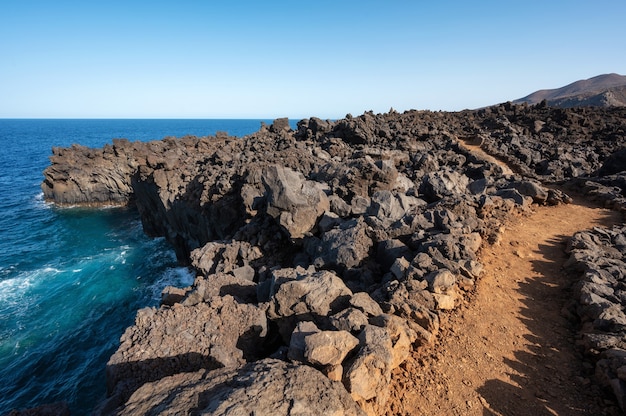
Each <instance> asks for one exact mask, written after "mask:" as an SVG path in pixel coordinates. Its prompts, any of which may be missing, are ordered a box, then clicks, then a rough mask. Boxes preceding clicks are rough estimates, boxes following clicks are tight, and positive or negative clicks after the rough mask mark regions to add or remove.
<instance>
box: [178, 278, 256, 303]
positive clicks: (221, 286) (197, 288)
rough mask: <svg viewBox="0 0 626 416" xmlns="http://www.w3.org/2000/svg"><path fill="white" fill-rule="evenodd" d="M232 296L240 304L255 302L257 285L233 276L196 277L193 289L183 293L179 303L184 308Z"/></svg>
mask: <svg viewBox="0 0 626 416" xmlns="http://www.w3.org/2000/svg"><path fill="white" fill-rule="evenodd" d="M226 295H230V296H232V297H233V298H234V299H235V300H236V301H237V302H240V303H256V302H257V285H256V284H255V283H254V282H252V281H250V280H248V279H244V278H241V277H237V276H235V275H233V274H230V273H229V274H224V273H216V274H212V275H209V276H206V277H197V278H196V280H195V283H194V285H193V288H192V289H191V290H187V291H186V292H185V298H184V299H183V300H182V301H181V303H182V304H184V305H186V306H193V305H196V304H198V303H201V302H209V301H210V300H211V299H212V298H214V297H216V296H226Z"/></svg>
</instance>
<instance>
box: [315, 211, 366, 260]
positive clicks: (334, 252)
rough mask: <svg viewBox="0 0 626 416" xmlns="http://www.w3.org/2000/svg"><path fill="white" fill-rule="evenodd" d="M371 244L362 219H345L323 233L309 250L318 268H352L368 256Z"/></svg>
mask: <svg viewBox="0 0 626 416" xmlns="http://www.w3.org/2000/svg"><path fill="white" fill-rule="evenodd" d="M372 246H373V242H372V239H371V238H370V237H369V236H368V235H367V225H366V224H365V222H364V221H363V220H362V219H358V220H352V221H347V222H345V223H343V224H341V225H340V226H339V227H338V228H334V229H332V230H329V231H327V232H325V233H324V235H323V236H322V240H321V241H320V242H319V245H316V246H314V247H313V248H312V250H311V253H310V254H311V256H312V257H313V258H314V259H315V260H314V262H313V263H314V264H315V266H316V267H318V268H338V269H345V268H352V267H356V266H359V265H360V264H361V263H362V262H363V260H365V259H366V258H367V257H368V256H369V252H370V249H371V248H372Z"/></svg>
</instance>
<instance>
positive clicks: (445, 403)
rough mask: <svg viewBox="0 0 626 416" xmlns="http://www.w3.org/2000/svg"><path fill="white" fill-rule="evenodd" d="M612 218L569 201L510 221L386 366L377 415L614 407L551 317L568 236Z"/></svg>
mask: <svg viewBox="0 0 626 416" xmlns="http://www.w3.org/2000/svg"><path fill="white" fill-rule="evenodd" d="M472 150H474V149H472ZM621 220H622V217H621V215H620V214H618V213H616V212H613V211H608V210H605V209H599V208H594V207H592V206H590V205H588V204H586V203H585V202H584V201H582V200H580V199H578V200H575V201H574V203H573V204H569V205H559V206H555V207H536V208H535V209H534V212H533V213H532V214H530V215H528V216H525V217H521V218H517V219H515V220H514V221H512V223H511V224H509V225H508V227H507V229H506V230H505V231H504V232H503V233H502V235H501V239H500V241H499V242H497V243H496V244H494V245H493V246H489V247H485V248H483V250H482V252H481V255H480V257H481V262H482V263H483V265H484V266H485V270H484V273H483V275H482V276H481V278H480V280H479V281H478V283H477V285H476V288H475V290H474V292H473V293H472V294H471V295H470V296H469V299H468V300H466V301H465V303H464V304H462V305H461V306H460V307H459V308H457V309H456V310H455V311H453V312H451V313H449V314H447V315H446V316H444V317H443V318H442V329H441V332H440V334H439V336H438V339H437V340H436V341H435V342H434V343H433V344H432V345H429V346H426V347H423V348H422V349H420V350H418V351H416V352H414V353H413V355H412V357H411V358H410V359H409V360H407V362H405V363H404V364H403V365H402V366H401V367H400V368H398V369H397V370H396V371H395V373H394V375H393V378H394V381H393V385H392V391H391V399H390V404H389V407H388V412H387V414H393V415H534V416H542V415H603V414H613V413H615V411H616V410H615V407H614V406H612V405H611V403H610V401H609V402H607V400H606V399H605V398H603V397H602V396H601V395H600V394H598V393H597V388H594V387H593V385H592V384H591V382H590V380H589V379H588V378H586V376H585V371H584V368H583V363H582V357H581V355H580V352H579V350H578V348H577V347H576V345H575V334H576V333H575V328H574V327H573V326H572V324H571V323H570V322H569V321H568V320H567V319H566V318H564V317H563V316H562V315H561V309H562V308H563V306H564V304H565V303H566V302H567V300H568V296H569V295H568V293H567V288H568V286H569V285H570V284H571V280H570V277H569V276H568V275H567V274H566V273H565V272H564V271H563V270H562V267H561V266H562V264H563V262H564V261H565V260H566V259H567V257H566V254H565V253H564V248H565V246H564V243H565V242H566V241H567V239H568V238H569V237H570V236H571V235H573V234H574V233H575V232H577V231H580V230H583V229H588V228H590V227H593V226H598V225H602V226H610V225H613V224H616V223H619V222H621Z"/></svg>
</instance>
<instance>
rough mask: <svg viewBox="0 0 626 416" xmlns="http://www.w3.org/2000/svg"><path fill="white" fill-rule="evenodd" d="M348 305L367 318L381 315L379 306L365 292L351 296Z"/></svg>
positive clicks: (381, 311)
mask: <svg viewBox="0 0 626 416" xmlns="http://www.w3.org/2000/svg"><path fill="white" fill-rule="evenodd" d="M350 305H352V306H353V307H355V308H357V309H359V310H361V311H363V312H364V313H365V314H367V315H369V316H378V315H381V314H382V313H383V310H382V308H381V307H380V305H379V304H378V303H377V302H376V301H375V300H374V299H372V297H371V296H370V295H369V294H367V293H365V292H359V293H355V294H354V295H352V297H351V298H350Z"/></svg>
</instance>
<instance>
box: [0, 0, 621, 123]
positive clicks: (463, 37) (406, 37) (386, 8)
mask: <svg viewBox="0 0 626 416" xmlns="http://www.w3.org/2000/svg"><path fill="white" fill-rule="evenodd" d="M625 17H626V2H625V1H624V0H612V1H605V0H595V1H593V2H591V1H588V0H585V1H578V0H567V1H563V0H541V1H535V0H526V1H507V0H504V1H503V0H499V1H468V0H463V1H445V0H441V1H428V2H426V1H418V0H412V1H409V0H403V1H400V0H385V1H377V2H374V1H368V0H361V1H352V0H348V1H342V0H334V1H326V0H317V1H309V0H300V1H263V2H261V1H238V0H228V1H221V0H219V1H218V0H216V1H209V0H206V1H189V0H177V1H159V0H151V1H132V0H126V1H117V0H107V1H97V2H92V1H85V0H82V1H65V0H55V1H49V0H46V1H31V0H2V1H0V118H270V119H271V118H276V117H290V118H294V119H299V118H305V117H313V116H315V117H320V118H330V119H335V118H342V117H344V116H345V115H346V114H352V115H355V116H356V115H359V114H362V113H363V112H365V111H370V110H371V111H374V112H375V113H384V112H387V111H389V110H390V109H391V108H394V109H395V110H397V111H405V110H409V109H417V110H433V111H436V110H444V111H457V110H462V109H467V108H469V109H471V108H479V107H484V106H488V105H493V104H498V103H501V102H506V101H509V100H514V99H517V98H521V97H523V96H526V95H528V94H530V93H532V92H534V91H536V90H539V89H547V88H558V87H562V86H564V85H566V84H569V83H571V82H574V81H577V80H580V79H586V78H590V77H593V76H596V75H601V74H606V73H619V74H621V75H626V29H625V25H624V18H625Z"/></svg>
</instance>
